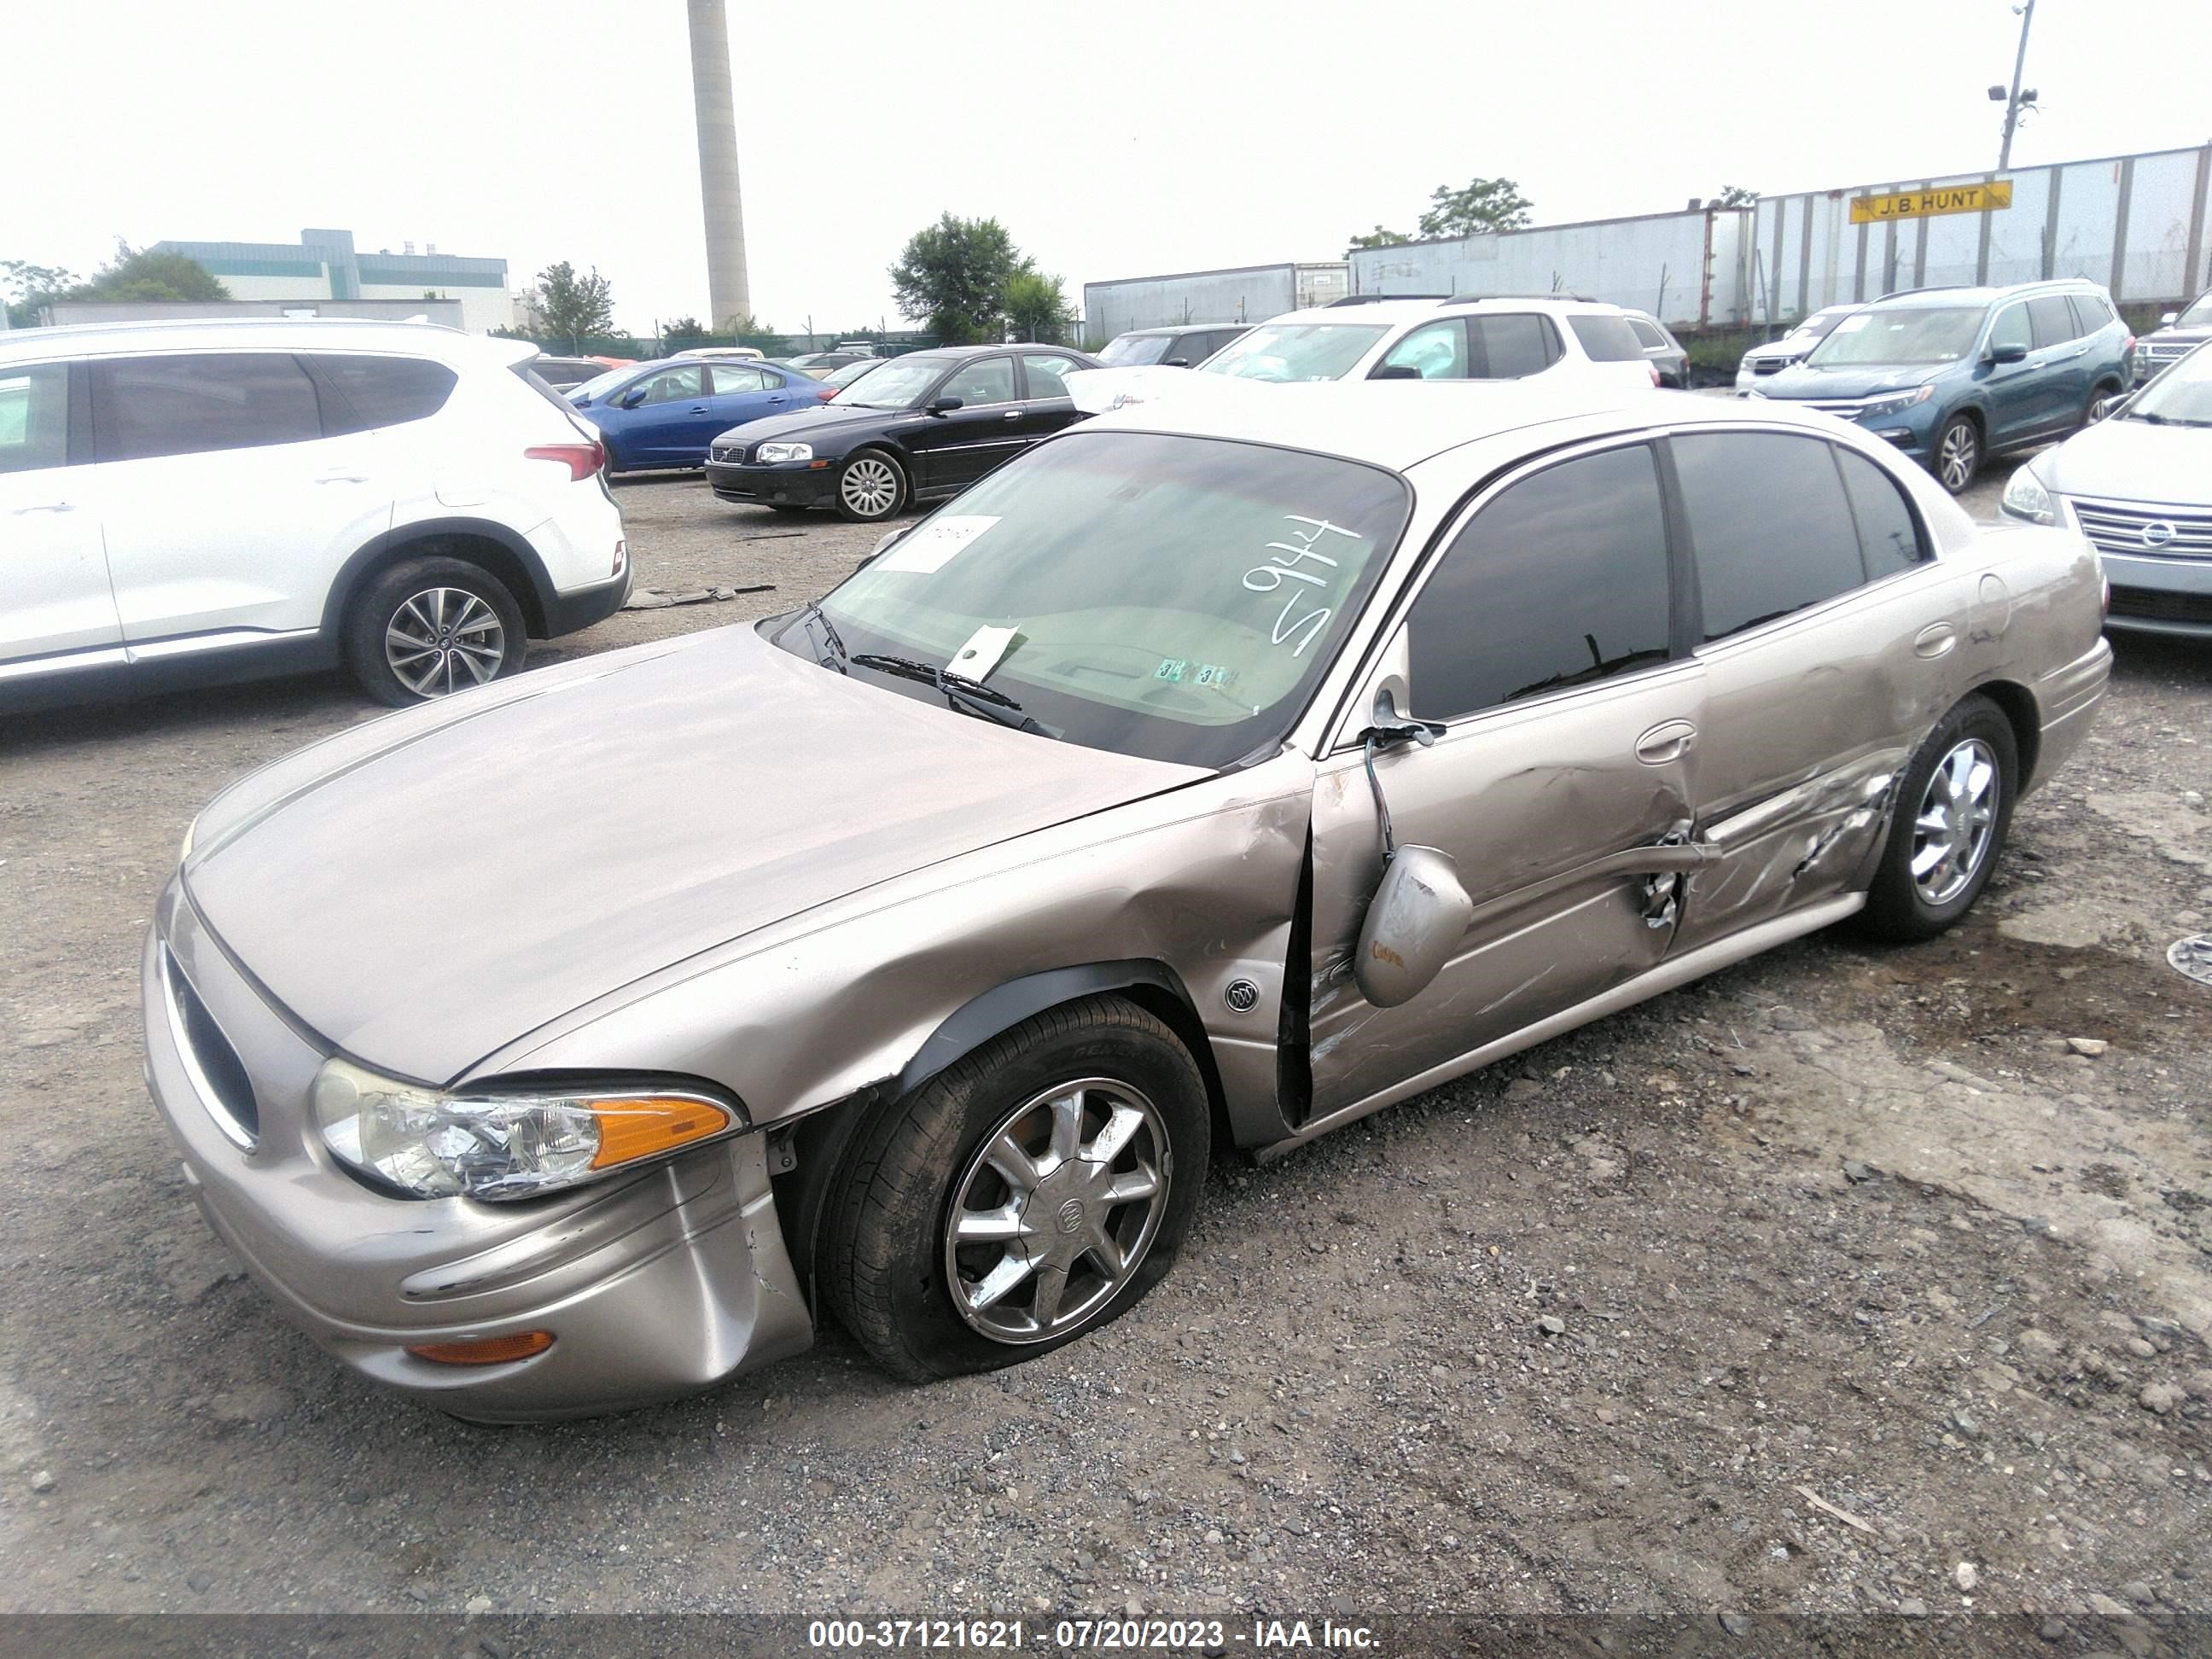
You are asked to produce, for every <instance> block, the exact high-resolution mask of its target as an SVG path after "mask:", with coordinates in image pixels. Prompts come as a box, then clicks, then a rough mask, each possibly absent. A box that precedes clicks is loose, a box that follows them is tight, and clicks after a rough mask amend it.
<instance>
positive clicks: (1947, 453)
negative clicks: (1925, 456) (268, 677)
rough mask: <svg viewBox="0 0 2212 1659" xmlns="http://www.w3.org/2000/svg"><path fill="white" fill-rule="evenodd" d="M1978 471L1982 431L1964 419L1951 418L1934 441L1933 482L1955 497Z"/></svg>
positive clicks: (1980, 462)
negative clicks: (1934, 472)
mask: <svg viewBox="0 0 2212 1659" xmlns="http://www.w3.org/2000/svg"><path fill="white" fill-rule="evenodd" d="M1981 470H1982V431H1981V428H1979V427H1978V426H1976V425H1975V424H1974V423H1973V422H1972V421H1971V420H1969V419H1968V418H1967V417H1966V416H1964V415H1954V416H1952V417H1951V418H1950V419H1949V420H1948V421H1946V422H1944V423H1943V431H1942V435H1941V436H1940V437H1938V438H1937V439H1936V482H1937V483H1940V484H1942V486H1943V488H1944V489H1948V490H1949V491H1950V492H1951V493H1952V494H1953V495H1958V494H1959V493H1960V491H1962V490H1963V489H1966V486H1967V485H1968V484H1970V483H1973V481H1974V475H1975V474H1976V473H1978V472H1979V471H1981Z"/></svg>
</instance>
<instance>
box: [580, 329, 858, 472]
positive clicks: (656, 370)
mask: <svg viewBox="0 0 2212 1659" xmlns="http://www.w3.org/2000/svg"><path fill="white" fill-rule="evenodd" d="M836 391H837V389H836V387H835V386H825V385H823V383H822V382H821V381H819V380H816V379H815V378H814V377H813V376H812V375H811V374H806V373H805V372H804V371H803V370H800V369H796V368H779V367H778V366H777V365H775V364H774V363H757V362H730V361H726V360H721V359H715V360H708V359H706V358H700V357H669V358H664V359H663V360H662V361H660V362H656V363H632V364H630V365H629V367H628V368H611V369H609V370H608V371H607V372H606V373H605V374H602V375H600V376H599V377H598V378H597V379H595V380H586V381H585V382H584V384H583V385H581V386H577V387H576V388H574V390H573V391H571V392H569V393H568V401H569V403H570V404H574V406H575V409H576V410H577V412H578V413H579V414H580V415H582V416H583V417H584V418H585V419H586V420H587V421H589V422H591V423H592V425H593V426H595V427H597V428H599V435H600V437H601V438H602V439H603V440H604V441H605V443H606V447H607V471H610V472H636V471H644V470H647V469H649V468H653V467H671V466H703V465H706V462H707V446H708V443H709V442H711V441H713V439H714V435H715V434H716V433H718V432H723V431H726V430H727V429H728V428H731V427H732V426H736V425H738V423H740V422H744V421H757V420H759V419H761V418H763V416H769V415H788V414H791V413H793V412H794V411H795V410H801V409H812V408H814V407H815V406H816V405H817V404H822V403H824V402H826V401H827V400H828V399H829V398H833V397H835V396H836Z"/></svg>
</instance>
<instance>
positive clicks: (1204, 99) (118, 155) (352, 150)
mask: <svg viewBox="0 0 2212 1659" xmlns="http://www.w3.org/2000/svg"><path fill="white" fill-rule="evenodd" d="M2206 9H2207V0H2039V5H2038V8H2037V15H2036V19H2035V28H2034V33H2033V37H2032V39H2031V40H2030V43H2029V47H2028V61H2027V83H2028V84H2029V85H2031V86H2033V87H2035V88H2038V90H2039V92H2040V94H2041V102H2042V103H2043V104H2044V105H2045V107H2046V110H2047V112H2046V113H2043V114H2039V115H2034V116H2031V117H2029V118H2027V121H2026V122H2025V124H2024V125H2023V126H2022V129H2021V135H2020V137H2019V138H2018V139H2017V141H2016V142H2015V146H2014V152H2013V159H2014V161H2015V165H2033V164H2034V163H2037V162H2040V161H2067V160H2074V159H2079V158H2084V157H2090V156H2098V155H2110V154H2114V153H2118V152H2123V151H2130V150H2143V149H2163V148H2170V147H2174V146H2180V145H2189V144H2198V143H2204V142H2205V141H2206V140H2207V139H2208V138H2212V131H2208V123H2212V105H2208V103H2207V100H2206V98H2205V82H2204V77H2203V76H2202V74H2200V73H2194V72H2191V70H2190V68H2189V66H2190V65H2191V64H2196V65H2197V68H2198V69H2199V70H2201V69H2202V68H2203V62H2204V54H2205V50H2206V48H2205V44H2204V43H2205V40H2206V36H2205V33H2204V30H2203V25H2204V23H2205V21H2206V16H2205V13H2206ZM729 10H730V18H731V55H732V63H733V65H734V68H735V72H736V76H737V80H738V98H737V121H738V145H739V155H740V165H741V167H742V170H743V177H744V213H745V230H746V235H747V239H748V242H749V244H750V268H751V276H752V294H753V304H754V309H755V311H756V313H757V314H758V315H759V316H761V317H762V318H763V319H765V320H766V321H767V322H768V323H769V325H772V326H774V327H775V328H778V329H788V330H793V331H796V330H799V329H802V328H804V327H805V325H806V323H807V319H808V318H809V316H810V315H811V318H812V319H813V321H814V324H815V325H816V326H817V328H819V329H821V330H823V331H833V330H842V329H847V328H852V327H855V326H859V325H863V324H865V323H870V322H873V321H874V320H876V319H878V317H890V318H891V319H892V324H893V326H897V322H896V313H895V312H894V311H893V307H892V304H891V298H890V284H889V283H888V281H887V279H886V277H885V276H884V271H885V268H886V267H887V266H889V265H890V264H891V262H892V261H893V260H894V259H895V258H896V257H897V255H898V252H899V249H900V247H901V246H902V244H903V243H904V241H905V240H906V238H907V237H908V235H909V234H912V233H913V232H914V231H915V229H917V228H920V227H921V226H922V225H924V224H927V223H928V222H931V221H933V220H934V219H935V218H936V217H937V216H938V215H939V214H940V213H942V212H944V211H945V210H947V209H950V210H951V211H953V212H955V213H957V214H961V215H964V216H981V215H990V216H996V217H997V218H998V219H1000V221H1002V222H1004V223H1005V224H1006V227H1007V228H1008V229H1009V230H1010V231H1011V232H1012V234H1013V237H1014V240H1016V242H1017V243H1018V245H1019V246H1021V247H1022V248H1023V249H1024V251H1026V252H1029V253H1030V254H1031V255H1032V256H1033V257H1034V258H1036V260H1037V262H1038V263H1039V264H1040V265H1042V267H1043V268H1044V269H1045V270H1048V271H1052V272H1054V273H1055V274H1058V275H1060V276H1064V277H1065V278H1066V281H1067V284H1068V294H1069V297H1070V299H1071V300H1072V301H1076V302H1078V303H1079V301H1080V297H1081V285H1082V283H1084V282H1085V281H1086V280H1091V281H1096V280H1099V279H1102V278H1105V277H1111V276H1141V275H1146V274H1149V273H1152V272H1159V271H1176V270H1200V269H1204V268H1206V267H1210V266H1216V265H1232V264H1266V263H1271V262H1274V261H1278V260H1285V259H1328V258H1337V257H1340V255H1341V253H1342V252H1343V250H1344V247H1345V243H1346V238H1347V237H1348V236H1349V235H1350V234H1352V233H1354V232H1357V231H1364V230H1365V229H1367V228H1370V226H1372V225H1374V224H1375V223H1376V222H1378V221H1379V222H1382V223H1383V224H1385V225H1388V226H1390V227H1392V228H1397V229H1404V230H1411V229H1412V228H1413V223H1414V221H1415V220H1416V219H1417V218H1418V217H1419V214H1420V211H1421V209H1422V207H1423V205H1424V204H1425V200H1426V198H1427V197H1428V194H1429V192H1430V191H1431V190H1432V189H1434V188H1435V187H1436V186H1437V185H1439V184H1442V183H1447V182H1449V183H1452V184H1455V185H1456V184H1462V183H1464V182H1465V181H1466V180H1467V179H1469V178H1471V177H1473V176H1474V175H1476V174H1483V175H1501V174H1502V175H1504V176H1505V177H1507V178H1510V179H1515V180H1516V181H1517V182H1518V183H1519V185H1520V186H1521V189H1522V193H1523V194H1524V195H1526V196H1527V197H1529V199H1530V200H1531V201H1532V202H1533V203H1534V211H1535V221H1536V222H1537V223H1539V224H1546V223H1559V222H1567V221H1571V220H1577V219H1590V218H1598V217H1605V216H1613V215H1617V214H1632V213H1648V212H1656V211H1660V210H1666V209H1670V208H1676V207H1680V206H1681V205H1682V204H1683V203H1684V202H1685V200H1686V198H1688V197H1692V196H1710V195H1712V194H1714V193H1716V192H1717V191H1719V189H1720V188H1721V186H1723V185H1729V184H1740V185H1747V186H1750V187H1752V188H1753V189H1756V190H1759V191H1767V192H1772V193H1782V192H1786V191H1796V190H1805V189H1815V188H1820V189H1826V188H1832V187H1836V186H1840V185H1853V184H1859V183H1864V182H1869V181H1875V180H1885V179H1893V178H1909V177H1917V176H1925V175H1928V174H1931V173H1933V174H1941V173H1950V172H1960V171H1966V170H1970V169H1975V168H1982V167H1990V166H1991V165H1993V164H1994V162H1995V160H1996V147H1997V128H1998V123H1999V118H2000V116H2001V113H2002V110H2001V106H1998V105H1995V104H1992V103H1990V101H1989V100H1988V97H1987V93H1986V90H1985V89H1986V88H1988V86H1989V85H1990V83H1992V82H2000V81H2006V80H2008V79H2009V77H2010V74H2011V70H2012V59H2013V50H2014V46H2015V40H2016V38H2017V33H2018V28H2019V19H2018V18H2017V17H2015V15H2014V14H2013V9H2012V6H2011V5H2010V4H2009V3H2008V0H1821V3H1796V0H1692V3H1688V4H1674V5H1669V6H1655V5H1651V4H1649V3H1617V0H1577V3H1576V4H1573V5H1571V6H1569V5H1549V4H1530V3H1527V0H1518V3H1511V4H1498V3H1487V0H1449V3H1448V0H1435V3H1428V4H1413V3H1392V0H1360V3H1342V0H1339V3H1334V4H1326V5H1304V4H1300V3H1296V0H1272V3H1266V4H1255V3H1243V0H1238V3H1216V0H1180V3H1175V4H1166V3H1154V0H1085V3H1071V0H1028V3H1002V0H942V3H936V4H915V3H913V0H890V3H883V0H840V3H838V4H836V5H835V6H829V7H823V6H817V5H805V4H792V3H777V4H762V3H755V0H730V6H729ZM8 34H9V46H10V52H9V62H10V64H11V66H12V68H13V70H14V72H13V73H11V74H10V75H9V76H8V91H7V93H6V94H5V96H4V97H0V156H4V157H6V158H7V159H6V177H5V183H4V184H0V258H26V259H31V260H33V261H36V262H38V263H40V264H62V265H65V266H67V267H69V268H70V269H72V270H77V271H79V272H81V273H84V272H89V271H90V270H92V269H93V268H94V266H96V265H97V264H99V263H100V260H101V259H102V258H104V257H106V254H107V252H109V250H110V249H111V248H112V244H113V240H114V239H115V238H116V237H118V236H122V237H125V238H127V239H129V240H131V242H133V243H145V242H151V241H155V240H160V239H161V238H163V237H174V238H178V239H179V240H241V241H263V240H266V241H291V240H295V239H296V238H297V236H298V234H299V233H300V231H301V228H303V227H305V226H308V225H317V226H332V227H339V228H349V229H351V230H353V231H354V232H355V233H356V240H357V243H358V245H359V246H361V247H362V248H363V249H365V250H368V251H372V252H373V251H374V250H376V249H378V248H380V247H389V248H391V249H392V250H394V251H395V252H396V251H398V248H399V246H400V244H401V243H402V241H403V240H411V241H413V242H414V243H415V244H416V246H417V248H418V249H419V248H420V247H421V246H422V245H423V244H424V243H426V242H435V243H436V244H437V246H438V247H439V249H440V251H441V252H447V253H462V254H472V255H479V256H489V257H495V258H505V259H506V260H507V264H508V271H509V276H510V280H511V285H512V286H514V287H517V288H520V287H523V286H525V285H526V283H528V282H529V280H530V279H531V277H532V275H533V274H534V273H535V272H537V271H538V270H540V269H541V268H542V267H544V265H545V264H549V263H550V262H551V261H553V260H556V259H569V260H573V261H574V262H575V263H576V264H578V265H579V266H590V265H596V266H597V267H598V268H599V270H601V271H602V272H604V273H605V275H606V276H608V277H609V278H610V279H611V281H612V283H613V285H614V298H615V308H616V315H617V319H619V320H620V322H621V323H622V325H623V326H624V327H625V328H629V329H633V330H640V331H642V330H646V329H649V328H650V327H651V326H652V325H653V323H654V321H655V320H656V319H669V318H672V317H677V316H681V315H684V314H685V313H694V314H699V315H703V314H704V313H705V311H706V308H707V276H706V264H705V254H704V242H703V238H702V232H701V228H700V212H699V195H698V160H697V148H696V144H697V140H696V134H695V131H694V128H693V125H692V115H691V82H690V68H689V44H688V38H687V34H686V30H685V23H684V5H683V3H682V0H621V3H608V0H527V3H525V0H435V3H433V0H378V3H376V4H374V5H363V6H351V7H339V8H329V7H322V6H317V5H313V4H304V5H303V4H301V3H299V0H283V3H273V0H272V3H258V0H200V3H196V4H192V5H178V4H176V3H174V0H163V3H160V4H155V3H144V0H98V3H95V4H89V5H82V6H76V7H68V8H61V7H52V8H49V7H40V8H38V9H37V10H36V12H35V14H34V15H33V14H26V15H22V16H21V17H19V18H18V19H17V20H16V21H15V22H14V23H13V24H12V25H11V26H10V27H9V31H8Z"/></svg>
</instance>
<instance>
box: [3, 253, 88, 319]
mask: <svg viewBox="0 0 2212 1659" xmlns="http://www.w3.org/2000/svg"><path fill="white" fill-rule="evenodd" d="M76 286H77V278H76V276H75V275H74V274H73V273H72V272H70V271H66V270H63V269H62V268H61V267H60V266H59V265H34V264H32V263H31V262H30V261H29V260H28V259H0V300H4V301H6V303H7V307H8V325H9V327H10V328H30V327H33V326H34V325H36V324H37V322H38V320H39V312H40V309H41V308H42V307H45V306H46V304H47V302H48V301H52V300H56V299H58V298H60V296H61V295H64V294H66V293H68V292H69V291H70V289H73V288H75V287H76Z"/></svg>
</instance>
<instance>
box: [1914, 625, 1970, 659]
mask: <svg viewBox="0 0 2212 1659" xmlns="http://www.w3.org/2000/svg"><path fill="white" fill-rule="evenodd" d="M1958 642H1959V630H1958V629H1955V628H1954V627H1952V626H1951V624H1950V623H1947V622H1935V623H1929V624H1928V626H1927V627H1925V628H1923V629H1921V630H1920V631H1919V632H1918V633H1917V634H1916V635H1913V636H1912V654H1913V655H1914V656H1916V657H1940V656H1942V655H1943V654H1944V653H1947V652H1948V651H1949V650H1950V648H1951V647H1953V646H1954V645H1956V644H1958Z"/></svg>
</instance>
